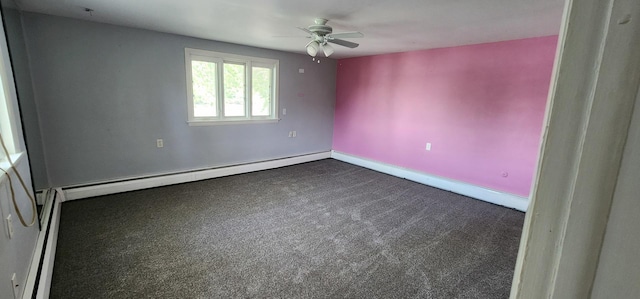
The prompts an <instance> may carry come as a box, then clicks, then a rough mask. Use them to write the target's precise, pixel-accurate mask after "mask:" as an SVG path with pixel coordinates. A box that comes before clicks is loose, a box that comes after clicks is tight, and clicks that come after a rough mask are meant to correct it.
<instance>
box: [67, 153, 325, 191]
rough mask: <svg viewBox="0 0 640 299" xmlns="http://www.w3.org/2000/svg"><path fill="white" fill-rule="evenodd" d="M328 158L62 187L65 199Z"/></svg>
mask: <svg viewBox="0 0 640 299" xmlns="http://www.w3.org/2000/svg"><path fill="white" fill-rule="evenodd" d="M328 158H331V152H329V151H327V152H320V153H314V154H307V155H301V156H295V157H288V158H282V159H275V160H268V161H260V162H254V163H247V164H239V165H230V166H223V167H218V168H210V169H201V170H193V171H188V172H180V173H172V174H161V175H156V176H145V177H137V178H129V179H127V180H120V181H105V182H99V183H95V184H92V185H88V186H86V185H85V186H72V187H65V188H63V189H64V191H65V198H66V199H65V201H69V200H76V199H82V198H89V197H94V196H101V195H108V194H115V193H121V192H127V191H134V190H142V189H148V188H154V187H161V186H168V185H174V184H181V183H188V182H195V181H201V180H207V179H213V178H218V177H224V176H229V175H235V174H241V173H248V172H253V171H260V170H267V169H273V168H279V167H284V166H290V165H295V164H300V163H306V162H311V161H317V160H322V159H328Z"/></svg>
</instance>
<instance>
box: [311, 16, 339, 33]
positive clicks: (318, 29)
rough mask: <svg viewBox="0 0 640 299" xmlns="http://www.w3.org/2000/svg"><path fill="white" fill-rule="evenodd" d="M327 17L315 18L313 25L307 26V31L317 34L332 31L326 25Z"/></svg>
mask: <svg viewBox="0 0 640 299" xmlns="http://www.w3.org/2000/svg"><path fill="white" fill-rule="evenodd" d="M327 22H328V20H327V19H316V20H315V23H316V24H315V25H311V26H309V27H308V29H309V31H311V32H313V33H315V34H317V35H319V36H324V35H327V34H330V33H331V32H333V28H331V26H328V25H327Z"/></svg>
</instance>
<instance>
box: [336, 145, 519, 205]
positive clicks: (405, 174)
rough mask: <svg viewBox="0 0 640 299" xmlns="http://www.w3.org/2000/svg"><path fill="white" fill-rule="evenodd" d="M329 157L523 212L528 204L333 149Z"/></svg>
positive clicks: (499, 194)
mask: <svg viewBox="0 0 640 299" xmlns="http://www.w3.org/2000/svg"><path fill="white" fill-rule="evenodd" d="M331 158H333V159H336V160H340V161H343V162H346V163H350V164H354V165H358V166H361V167H365V168H369V169H371V170H375V171H378V172H382V173H386V174H389V175H393V176H396V177H399V178H403V179H407V180H410V181H414V182H417V183H421V184H424V185H427V186H431V187H435V188H438V189H442V190H446V191H451V192H453V193H458V194H461V195H464V196H468V197H471V198H475V199H479V200H482V201H486V202H490V203H493V204H497V205H501V206H504V207H507V208H512V209H516V210H519V211H523V212H526V211H527V208H528V206H529V199H528V198H526V197H522V196H518V195H515V194H510V193H506V192H500V191H495V190H491V189H488V188H484V187H480V186H476V185H472V184H468V183H464V182H460V181H455V180H451V179H447V178H442V177H437V176H433V175H429V174H426V173H421V172H418V171H414V170H410V169H406V168H403V167H399V166H395V165H390V164H385V163H382V162H378V161H374V160H370V159H366V158H361V157H356V156H352V155H349V154H345V153H341V152H337V151H333V150H332V151H331Z"/></svg>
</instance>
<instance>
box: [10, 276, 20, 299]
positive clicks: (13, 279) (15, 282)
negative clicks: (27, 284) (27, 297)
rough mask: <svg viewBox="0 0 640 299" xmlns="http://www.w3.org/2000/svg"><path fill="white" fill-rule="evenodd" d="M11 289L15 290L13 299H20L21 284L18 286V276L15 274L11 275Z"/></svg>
mask: <svg viewBox="0 0 640 299" xmlns="http://www.w3.org/2000/svg"><path fill="white" fill-rule="evenodd" d="M11 288H12V289H13V299H18V298H20V297H19V296H18V295H20V284H18V279H17V278H16V274H15V273H13V274H12V275H11Z"/></svg>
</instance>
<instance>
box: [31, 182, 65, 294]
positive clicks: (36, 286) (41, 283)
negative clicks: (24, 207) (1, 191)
mask: <svg viewBox="0 0 640 299" xmlns="http://www.w3.org/2000/svg"><path fill="white" fill-rule="evenodd" d="M57 192H58V198H56V191H51V192H46V191H45V192H43V194H45V196H46V197H47V198H46V199H45V202H46V205H45V206H44V207H43V209H42V215H43V219H42V221H41V223H42V230H40V233H39V234H38V240H37V242H36V249H35V250H34V254H33V258H32V259H31V266H30V268H29V275H28V276H27V281H26V284H25V287H24V291H23V293H22V298H23V299H31V298H33V297H34V296H33V295H34V292H35V293H36V298H37V299H45V298H49V290H50V288H51V278H52V275H53V261H54V257H55V251H56V244H57V240H58V227H59V222H60V203H61V199H60V198H61V197H62V196H64V194H63V193H62V191H61V190H58V191H57ZM52 210H53V211H52ZM49 220H51V221H49ZM45 242H46V244H45ZM41 259H42V269H39V268H40V261H41ZM38 275H40V279H39V280H38Z"/></svg>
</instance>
